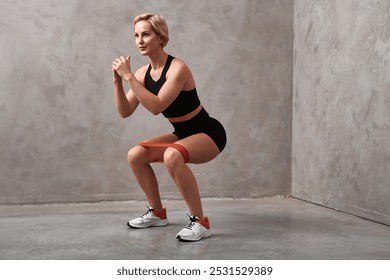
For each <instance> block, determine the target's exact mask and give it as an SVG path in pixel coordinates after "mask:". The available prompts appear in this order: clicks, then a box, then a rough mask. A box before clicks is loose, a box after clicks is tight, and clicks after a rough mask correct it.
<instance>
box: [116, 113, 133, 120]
mask: <svg viewBox="0 0 390 280" xmlns="http://www.w3.org/2000/svg"><path fill="white" fill-rule="evenodd" d="M118 113H119V116H121V118H122V119H125V118H128V117H130V116H131V115H132V112H118Z"/></svg>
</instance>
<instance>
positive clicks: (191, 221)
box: [186, 214, 199, 230]
mask: <svg viewBox="0 0 390 280" xmlns="http://www.w3.org/2000/svg"><path fill="white" fill-rule="evenodd" d="M187 216H188V217H189V218H190V222H189V223H188V225H187V226H186V228H187V229H189V230H192V228H193V227H194V226H195V224H196V222H197V221H199V218H198V217H197V216H190V215H188V214H187Z"/></svg>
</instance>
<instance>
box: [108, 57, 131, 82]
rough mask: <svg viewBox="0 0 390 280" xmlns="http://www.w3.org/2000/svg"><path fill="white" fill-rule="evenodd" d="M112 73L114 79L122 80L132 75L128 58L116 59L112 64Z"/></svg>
mask: <svg viewBox="0 0 390 280" xmlns="http://www.w3.org/2000/svg"><path fill="white" fill-rule="evenodd" d="M111 67H112V73H113V76H114V79H117V80H119V79H124V80H126V78H127V77H129V76H131V75H132V72H131V66H130V56H128V57H126V58H125V57H123V56H121V57H118V58H117V59H115V60H114V61H113V62H112V65H111Z"/></svg>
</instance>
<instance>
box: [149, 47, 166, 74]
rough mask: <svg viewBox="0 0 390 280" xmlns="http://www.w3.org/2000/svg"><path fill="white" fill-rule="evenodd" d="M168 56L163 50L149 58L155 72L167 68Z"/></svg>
mask: <svg viewBox="0 0 390 280" xmlns="http://www.w3.org/2000/svg"><path fill="white" fill-rule="evenodd" d="M167 57H168V54H167V53H166V52H164V50H161V51H159V52H156V53H154V54H152V55H150V56H149V62H150V65H151V66H152V69H153V70H159V69H161V68H163V67H164V66H165V62H166V61H167Z"/></svg>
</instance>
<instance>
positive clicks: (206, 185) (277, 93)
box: [0, 0, 382, 203]
mask: <svg viewBox="0 0 390 280" xmlns="http://www.w3.org/2000/svg"><path fill="white" fill-rule="evenodd" d="M144 12H158V13H161V14H163V15H164V16H165V17H166V19H167V22H168V25H169V26H170V31H171V41H170V43H169V44H168V46H167V48H166V50H167V51H168V52H169V53H171V54H172V55H174V56H177V57H180V58H182V59H184V60H185V61H186V62H187V64H188V65H189V66H190V68H191V69H192V72H193V74H194V76H195V79H196V81H197V87H198V92H199V94H200V98H201V100H202V102H203V104H204V106H205V108H206V109H207V110H208V111H209V113H210V114H211V115H212V116H214V117H216V118H217V119H219V120H220V121H221V122H222V123H223V124H224V125H225V127H226V130H227V133H228V145H227V147H226V150H225V151H224V152H223V154H222V155H221V156H220V157H218V158H217V159H216V160H214V161H212V162H210V163H207V164H204V165H192V166H191V167H192V169H193V170H194V173H195V174H196V176H197V179H198V182H199V185H200V189H201V192H202V194H203V195H206V196H213V197H224V196H231V197H248V196H266V195H286V194H290V193H291V115H292V113H291V110H292V108H291V104H292V100H291V98H292V90H291V89H292V50H293V25H292V23H293V15H294V13H293V1H292V0H285V1H273V0H245V1H235V0H223V1H222V0H218V1H208V0H200V1H189V0H187V1H173V0H172V1H168V0H162V1H143V0H137V1H135V0H134V1H128V0H126V1H125V0H118V1H91V0H87V1H85V0H69V1H59V0H57V1H51V0H50V1H49V0H32V1H10V0H1V1H0V34H1V35H0V36H1V37H0V62H1V69H0V93H1V95H0V155H1V156H0V179H1V180H0V184H1V188H0V203H35V202H62V201H65V202H77V201H98V200H105V199H138V198H143V195H142V193H141V192H140V189H139V187H138V186H137V183H136V182H135V179H134V178H133V176H132V174H131V172H130V169H129V167H128V165H127V161H126V154H127V151H128V149H129V148H130V147H131V146H132V145H135V144H136V143H138V142H139V141H141V140H142V139H144V138H149V137H151V136H154V135H156V134H160V133H165V132H171V131H172V128H171V125H170V124H169V123H168V122H167V121H166V120H164V118H163V117H162V116H158V117H154V116H152V115H151V114H149V113H148V112H146V110H144V109H143V108H141V107H139V109H138V111H137V112H136V114H135V115H134V116H133V117H131V118H129V119H125V120H122V119H120V117H119V115H118V114H117V112H116V109H115V105H114V98H113V92H112V85H111V61H112V60H113V59H114V58H115V57H117V56H119V55H122V54H131V55H132V57H133V59H132V61H133V68H137V67H139V66H141V65H144V64H146V63H147V60H146V58H143V57H141V56H140V55H139V54H138V53H137V50H136V49H135V47H134V42H133V30H132V19H133V18H134V16H135V15H137V14H140V13H144ZM378 98H382V96H381V95H380V94H379V93H378V94H377V95H375V96H374V98H373V102H375V103H373V104H377V103H376V102H377V101H378V100H377V99H378ZM378 104H379V103H378ZM378 106H379V105H378ZM377 125H378V126H380V125H382V124H381V123H378V124H377ZM156 172H157V175H158V178H159V179H160V183H161V192H162V194H163V197H178V196H179V195H178V192H177V191H176V187H175V186H174V185H173V183H172V180H171V179H170V177H169V176H168V174H167V172H166V171H165V169H164V167H163V166H161V165H156Z"/></svg>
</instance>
